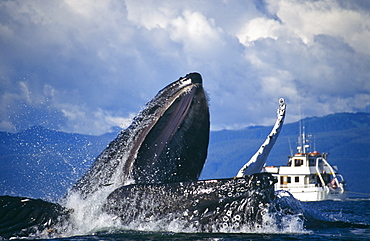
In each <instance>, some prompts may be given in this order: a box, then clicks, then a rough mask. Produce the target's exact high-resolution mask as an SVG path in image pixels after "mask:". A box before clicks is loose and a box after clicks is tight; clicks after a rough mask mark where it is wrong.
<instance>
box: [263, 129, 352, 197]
mask: <svg viewBox="0 0 370 241" xmlns="http://www.w3.org/2000/svg"><path fill="white" fill-rule="evenodd" d="M299 139H300V140H299V146H298V147H297V150H298V153H296V154H294V155H292V156H289V159H288V163H287V165H286V166H279V167H274V166H266V167H265V168H264V170H262V171H265V172H269V173H271V174H273V176H276V177H277V183H276V184H275V190H285V191H289V192H290V193H291V194H292V195H293V196H294V197H295V198H296V199H298V200H300V201H305V202H306V201H324V200H342V199H345V198H347V193H346V192H345V182H344V179H343V176H342V175H340V174H339V173H338V168H337V167H336V166H332V165H330V164H329V162H328V161H327V156H328V153H319V152H317V151H313V152H309V148H310V145H308V144H307V143H308V139H307V136H306V135H305V133H304V132H303V134H302V135H301V137H300V138H299Z"/></svg>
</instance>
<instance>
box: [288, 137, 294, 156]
mask: <svg viewBox="0 0 370 241" xmlns="http://www.w3.org/2000/svg"><path fill="white" fill-rule="evenodd" d="M288 142H289V150H290V156H293V149H292V143H291V142H290V137H288Z"/></svg>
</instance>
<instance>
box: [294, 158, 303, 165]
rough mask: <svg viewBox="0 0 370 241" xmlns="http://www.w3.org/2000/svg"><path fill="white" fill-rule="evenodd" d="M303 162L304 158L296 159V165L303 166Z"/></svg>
mask: <svg viewBox="0 0 370 241" xmlns="http://www.w3.org/2000/svg"><path fill="white" fill-rule="evenodd" d="M302 164H303V160H302V159H295V161H294V165H295V166H296V167H299V166H302Z"/></svg>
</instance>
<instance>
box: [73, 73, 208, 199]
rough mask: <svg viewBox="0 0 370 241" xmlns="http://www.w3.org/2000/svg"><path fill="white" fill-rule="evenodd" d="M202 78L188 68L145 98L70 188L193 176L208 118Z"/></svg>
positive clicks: (88, 189)
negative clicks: (152, 96) (155, 92)
mask: <svg viewBox="0 0 370 241" xmlns="http://www.w3.org/2000/svg"><path fill="white" fill-rule="evenodd" d="M202 82H203V81H202V77H201V75H200V74H198V73H190V74H188V75H186V76H185V77H181V78H179V79H178V80H177V81H174V82H173V83H171V84H169V85H167V86H166V87H164V88H163V89H162V90H160V91H159V92H158V94H157V95H156V96H155V97H154V98H153V99H152V100H151V101H149V102H148V103H147V104H146V105H145V107H144V108H143V110H142V111H140V112H139V113H138V115H137V116H136V117H135V118H134V119H133V121H132V123H131V125H130V126H129V127H128V128H127V129H125V130H123V131H121V133H120V134H119V135H118V136H117V138H116V139H115V140H113V141H112V142H111V143H110V144H109V145H108V147H107V148H106V149H105V150H104V151H103V152H102V153H101V154H100V155H99V156H98V157H97V159H96V160H95V162H94V164H93V166H92V167H91V168H90V170H89V171H88V172H87V173H86V174H85V175H84V176H83V177H82V178H81V179H80V180H78V181H77V183H76V184H75V185H74V187H73V188H72V191H73V192H75V191H77V192H79V193H80V194H82V196H86V195H88V194H91V193H93V192H95V191H97V190H98V189H100V188H102V187H109V189H112V190H114V188H118V187H120V186H122V185H128V184H133V183H136V184H138V183H141V184H150V183H171V182H181V181H196V180H197V179H198V178H199V175H200V173H201V171H202V168H203V165H204V162H205V160H206V157H207V149H208V143H209V129H210V121H209V119H210V117H209V108H208V100H207V96H206V93H205V91H204V89H203V84H202Z"/></svg>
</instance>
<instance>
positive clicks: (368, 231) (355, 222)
mask: <svg viewBox="0 0 370 241" xmlns="http://www.w3.org/2000/svg"><path fill="white" fill-rule="evenodd" d="M289 205H290V204H289ZM291 205H293V206H295V207H293V210H294V209H295V210H298V212H296V213H294V214H293V213H286V214H282V213H280V214H279V216H274V217H273V219H275V220H270V223H269V221H268V220H267V221H266V222H265V225H264V226H263V227H260V228H257V229H254V230H253V231H250V232H248V231H245V232H242V233H223V232H220V233H197V232H191V231H190V232H189V231H184V230H182V229H181V226H179V225H177V226H173V227H172V228H170V229H172V230H173V231H153V230H155V228H153V227H145V226H142V227H141V228H140V231H137V230H130V229H117V228H106V229H100V230H95V231H94V230H93V231H89V232H87V233H86V234H84V235H72V236H66V237H62V238H53V237H50V238H49V239H47V240H112V241H114V240H117V241H118V240H370V198H357V199H348V200H346V201H322V202H305V203H303V202H299V201H297V202H292V204H291ZM276 219H280V220H279V225H278V226H277V225H276V221H277V220H276ZM85 222H86V223H88V222H89V220H85ZM41 240H42V239H41ZM44 240H45V239H44Z"/></svg>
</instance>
